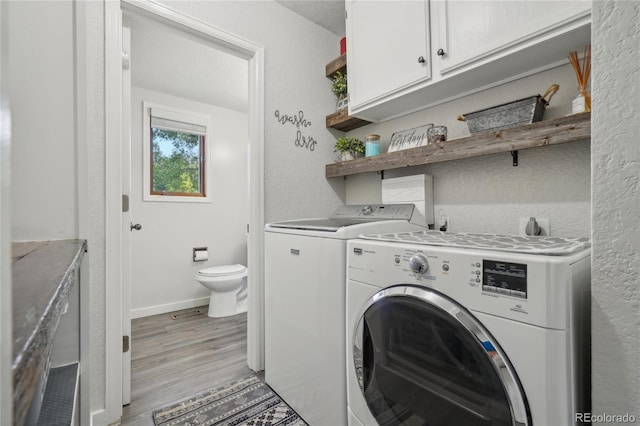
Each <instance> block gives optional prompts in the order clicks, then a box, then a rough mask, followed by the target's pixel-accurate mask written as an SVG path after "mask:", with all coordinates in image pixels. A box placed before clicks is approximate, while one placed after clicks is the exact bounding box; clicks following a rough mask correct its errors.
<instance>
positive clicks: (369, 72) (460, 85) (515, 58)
mask: <svg viewBox="0 0 640 426" xmlns="http://www.w3.org/2000/svg"><path fill="white" fill-rule="evenodd" d="M346 9H347V21H346V23H347V43H348V48H347V67H348V70H349V96H350V104H349V113H350V114H351V115H354V116H357V117H360V118H363V119H367V120H369V121H383V120H387V119H391V118H394V117H397V116H401V115H404V114H407V113H410V112H413V111H416V110H419V109H423V108H427V107H431V106H434V105H438V104H440V103H443V102H447V101H450V100H453V99H456V98H459V97H462V96H466V95H469V94H471V93H474V92H478V91H480V90H484V89H487V88H489V87H493V86H496V85H498V84H502V83H505V82H507V81H511V80H514V79H517V78H521V77H524V76H527V75H531V74H534V73H537V72H540V71H543V70H545V69H549V68H552V67H555V66H558V65H560V64H562V63H568V59H567V57H568V54H569V52H570V51H571V50H577V51H578V52H582V51H584V47H585V45H586V44H588V43H589V42H590V37H591V32H590V23H591V1H590V0H582V1H581V0H574V1H549V0H544V1H530V0H517V1H516V0H514V1H500V0H497V1H485V0H475V1H471V0H470V1H464V0H431V1H429V0H413V1H407V2H404V1H391V0H346ZM425 49H426V53H424V56H423V58H424V63H423V65H424V68H423V70H422V71H423V75H418V71H417V70H416V68H415V65H417V58H418V57H420V56H422V55H423V53H422V52H423V51H424V50H425ZM544 89H545V88H540V90H541V91H543V90H544ZM532 95H534V93H532ZM464 112H468V111H461V113H464Z"/></svg>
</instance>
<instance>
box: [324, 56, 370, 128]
mask: <svg viewBox="0 0 640 426" xmlns="http://www.w3.org/2000/svg"><path fill="white" fill-rule="evenodd" d="M338 72H339V73H341V74H344V75H346V74H347V55H346V54H345V55H340V56H338V57H337V58H336V59H334V60H333V61H331V62H329V63H328V64H327V66H326V67H325V75H326V76H327V78H328V79H330V80H332V81H333V78H334V76H335V75H336V73H338ZM367 124H371V122H370V121H367V120H362V119H360V118H357V117H351V116H350V115H349V111H348V110H347V109H346V108H345V109H342V110H339V111H336V112H334V113H332V114H329V115H327V118H326V122H325V126H326V127H331V128H333V129H336V130H340V131H342V132H348V131H351V130H354V129H357V128H359V127H362V126H366V125H367Z"/></svg>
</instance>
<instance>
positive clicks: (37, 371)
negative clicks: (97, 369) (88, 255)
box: [12, 240, 87, 425]
mask: <svg viewBox="0 0 640 426" xmlns="http://www.w3.org/2000/svg"><path fill="white" fill-rule="evenodd" d="M86 250H87V243H86V241H85V240H60V241H44V242H28V243H13V245H12V251H13V252H14V253H16V255H15V256H14V257H13V263H12V318H13V366H12V369H13V387H14V388H13V403H14V404H13V405H14V412H13V419H14V424H18V425H23V424H24V425H37V424H52V423H51V422H52V421H54V422H55V424H73V423H77V422H78V416H77V409H76V407H77V406H78V404H77V403H78V398H79V397H78V388H79V383H78V377H79V371H80V368H79V367H80V366H79V363H80V306H79V304H80V291H81V288H82V287H84V284H82V285H81V282H80V281H81V280H80V271H81V266H82V269H85V267H86V265H84V264H83V259H84V254H85V252H86ZM83 275H84V274H83ZM49 404H53V405H54V406H55V407H56V409H55V410H49V409H48V405H49ZM58 408H62V409H58ZM47 416H56V417H55V418H51V417H47ZM45 417H47V418H45Z"/></svg>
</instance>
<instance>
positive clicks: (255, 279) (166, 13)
mask: <svg viewBox="0 0 640 426" xmlns="http://www.w3.org/2000/svg"><path fill="white" fill-rule="evenodd" d="M121 6H122V11H123V12H122V11H120V10H118V11H117V16H116V10H115V9H114V8H107V9H108V10H107V16H110V17H111V18H113V21H111V22H114V21H115V24H114V27H113V28H119V29H120V30H119V32H118V31H115V30H114V31H112V32H110V31H109V30H108V31H107V33H108V35H107V51H108V55H107V58H108V59H107V70H111V71H112V72H111V73H109V72H107V100H106V103H107V139H108V140H109V139H110V138H109V134H111V135H114V134H118V133H120V132H121V131H122V129H123V128H124V127H126V125H127V123H126V122H125V117H126V116H127V111H126V109H127V108H131V104H129V105H127V103H126V102H122V95H124V91H123V90H113V89H114V88H119V89H126V87H125V85H124V84H123V80H122V78H123V73H119V74H118V75H116V72H115V70H116V64H117V68H118V69H119V68H120V65H121V64H122V68H123V69H126V68H127V65H129V66H130V67H135V65H136V58H135V57H134V56H130V57H127V56H126V55H124V56H123V55H122V52H121V49H120V48H119V47H121V43H120V41H121V39H120V37H121V36H124V33H125V30H124V29H123V25H122V23H123V19H122V15H121V13H124V15H125V17H129V16H137V17H140V18H142V19H146V20H150V21H154V22H155V24H156V25H164V26H165V30H168V29H170V30H171V32H174V33H175V32H176V31H177V32H181V33H182V35H183V37H184V38H185V39H186V40H188V41H189V42H190V43H192V44H197V43H199V44H200V45H201V46H206V47H208V48H209V49H215V50H217V51H219V52H223V53H225V54H226V55H227V56H231V57H233V58H235V60H236V61H240V62H241V63H242V64H243V66H244V69H245V76H246V77H245V78H244V82H243V84H244V87H245V89H244V90H245V93H246V95H245V98H246V100H245V106H244V108H245V111H244V114H245V118H244V124H242V125H237V126H236V127H235V129H234V130H235V132H232V131H230V130H228V133H230V134H227V135H226V136H224V138H227V139H230V140H237V135H238V132H239V133H241V134H243V137H244V140H245V141H244V143H243V142H240V143H237V144H236V146H231V145H233V144H231V145H230V146H227V148H228V150H227V151H225V149H223V148H222V145H218V148H220V151H219V152H217V153H216V152H215V150H216V146H215V145H214V146H212V149H211V151H212V152H211V154H212V160H211V162H212V163H213V162H215V160H214V159H218V157H224V156H225V155H236V156H237V155H240V156H242V157H243V161H242V162H243V164H244V170H245V172H244V174H245V176H244V181H245V182H246V187H245V188H244V190H243V193H242V194H241V195H240V194H238V190H237V188H236V189H224V188H227V187H228V186H227V187H225V186H224V185H223V184H224V183H225V181H227V180H228V179H225V178H224V170H223V165H224V164H222V163H221V164H219V166H220V169H221V170H220V172H222V173H223V177H222V178H220V181H221V182H220V183H221V184H222V185H221V186H220V187H218V190H219V192H218V193H217V195H218V197H219V199H223V198H224V197H225V196H229V195H230V194H231V195H235V196H236V197H243V198H244V202H245V205H246V206H247V207H246V208H245V209H244V210H245V211H246V216H245V217H244V221H243V223H242V226H241V227H236V228H235V229H236V230H235V232H236V235H234V236H233V240H234V241H236V242H237V241H238V240H239V238H237V236H238V235H237V234H239V235H241V238H240V239H242V240H243V241H244V242H240V243H238V244H235V245H234V244H231V246H232V247H228V248H229V249H228V250H225V249H224V248H220V245H222V244H220V241H224V236H223V237H222V238H221V237H220V235H218V238H215V237H216V236H215V235H214V236H213V238H214V242H212V243H211V244H210V245H208V247H210V256H209V258H210V259H211V260H212V261H214V258H215V256H218V257H217V258H215V262H216V263H217V262H218V261H220V262H223V263H228V262H229V261H233V260H227V259H225V258H224V256H230V258H231V257H233V259H237V258H238V256H244V259H245V260H246V264H247V266H249V267H250V271H251V272H250V273H249V278H248V290H249V306H248V319H247V364H248V366H249V368H250V369H252V370H254V371H259V370H262V369H263V337H262V336H263V316H264V315H263V308H262V305H263V299H264V292H263V289H262V284H261V283H262V281H263V279H262V275H263V263H262V250H263V241H262V240H263V237H262V233H261V232H248V231H249V230H254V229H255V230H261V229H262V228H263V227H264V208H263V193H264V189H263V188H264V179H263V176H264V169H263V163H264V161H263V157H264V156H263V140H264V130H263V127H264V124H263V123H264V100H263V99H264V95H263V56H264V53H263V48H262V47H261V46H259V45H256V44H253V43H252V42H249V41H247V40H244V39H242V38H239V37H236V36H234V35H232V34H229V33H227V32H225V31H223V30H220V29H217V28H215V27H212V26H209V25H207V24H204V23H203V22H201V21H198V20H195V19H193V18H190V17H188V16H185V15H183V14H181V13H178V12H176V11H173V10H172V9H169V8H167V7H165V6H162V5H159V4H156V3H152V2H133V1H129V0H123V1H122V3H121ZM127 19H128V18H127ZM125 22H126V19H125ZM167 32H169V31H167ZM188 66H195V67H196V68H197V67H202V66H203V65H202V64H198V62H197V60H196V63H195V64H188ZM216 77H217V76H216V75H215V73H214V75H212V77H211V78H212V79H215V78H216ZM218 78H219V77H218ZM132 87H133V86H132ZM227 87H228V86H227ZM110 89H111V90H110ZM142 89H143V90H138V89H136V91H139V92H140V91H141V92H144V91H154V90H152V89H148V88H142ZM181 93H182V92H181ZM147 94H148V93H147ZM131 95H132V99H133V97H135V94H134V91H133V90H132V92H131ZM165 95H170V96H173V97H178V98H180V96H176V95H174V94H171V93H165ZM118 100H119V101H121V102H117V101H118ZM165 100H167V99H165ZM194 102H196V103H201V104H206V100H203V99H200V100H195V101H194ZM116 105H119V109H118V108H117V107H116ZM225 109H228V110H230V111H233V112H234V113H240V115H242V112H241V111H237V110H233V109H232V108H225ZM116 112H117V113H116ZM134 113H136V112H135V111H134V108H131V111H130V112H129V114H130V115H129V117H133V114H134ZM138 113H140V114H142V113H143V111H138ZM131 123H134V121H133V120H132V121H131ZM138 124H139V123H138ZM212 127H215V125H214V126H212ZM241 128H242V129H244V130H240V129H241ZM132 130H133V127H132ZM121 135H126V133H125V132H123V133H121ZM234 137H235V139H233V138H234ZM123 139H124V140H123V142H124V143H123V146H120V147H118V148H114V147H109V148H108V149H107V164H108V166H107V200H115V199H119V198H120V194H122V195H129V194H127V192H126V191H127V189H128V187H127V184H128V185H130V186H131V184H132V183H133V177H134V174H133V173H130V171H131V170H133V169H132V168H130V167H129V166H128V165H127V164H125V163H126V161H127V160H128V161H129V162H130V164H133V162H132V160H133V159H134V158H133V153H134V151H133V150H132V151H128V148H127V146H128V145H127V144H128V142H129V141H128V140H126V138H123ZM237 145H244V148H245V152H244V153H241V154H238V153H237V152H230V151H229V150H231V151H233V149H235V148H237ZM128 152H130V153H131V154H130V155H131V156H130V157H128V158H127V153H128ZM109 164H111V165H113V164H117V165H118V166H119V167H114V166H111V167H109ZM116 169H117V170H116ZM213 169H214V170H215V167H213ZM116 171H117V173H116ZM116 174H117V176H116ZM214 176H215V173H212V178H213V177H214ZM127 179H130V180H127ZM132 187H133V186H132ZM220 188H223V189H220ZM138 189H139V190H141V189H140V188H139V187H138ZM210 189H211V190H212V193H211V194H212V196H213V197H212V198H213V200H212V202H211V203H212V204H215V203H216V199H215V198H216V192H215V190H216V187H215V184H212V186H211V187H210ZM225 191H226V193H225ZM123 199H124V197H123ZM129 200H131V201H132V197H129ZM147 204H154V203H153V202H151V203H147ZM177 204H181V203H168V202H161V203H155V205H156V207H154V208H155V209H158V208H159V209H163V207H159V206H160V205H164V209H165V210H170V209H173V210H175V209H176V207H175V206H176V205H177ZM194 204H195V203H194ZM205 204H207V203H200V205H193V207H195V208H196V210H198V208H199V210H203V209H204V207H203V206H204V205H205ZM109 206H110V207H109V208H110V209H112V210H110V211H109V212H108V214H107V235H108V239H109V241H110V242H111V243H112V244H109V243H108V244H107V259H108V260H109V259H111V262H108V265H107V272H108V274H110V275H111V276H112V277H114V276H122V277H123V279H122V284H123V285H122V286H121V287H120V286H107V294H106V298H107V303H108V304H109V301H111V302H112V304H111V306H112V307H113V308H111V309H107V318H106V320H107V324H113V325H110V326H109V327H108V328H107V336H106V338H107V359H108V360H110V361H109V362H108V363H107V371H106V377H107V406H106V413H105V414H106V415H107V417H112V416H114V415H116V414H117V413H118V412H120V413H121V412H122V411H121V410H122V408H121V407H122V403H123V402H125V403H126V402H127V400H126V399H125V398H124V397H125V396H126V395H124V389H125V388H126V386H127V383H126V382H125V380H126V379H127V377H126V375H127V373H126V371H125V370H126V368H128V367H127V360H126V359H125V358H123V356H122V353H121V352H120V350H121V347H119V345H117V344H116V342H119V341H120V339H122V334H124V335H125V336H129V335H130V334H127V332H129V331H130V323H131V322H130V321H131V317H130V314H131V312H132V308H133V312H135V315H140V316H145V315H147V314H148V315H152V314H153V313H155V312H154V311H153V309H161V310H162V309H163V308H162V307H161V306H162V303H161V301H160V303H159V304H157V305H154V307H153V308H152V309H151V310H145V309H146V308H149V307H148V306H147V307H146V308H145V307H144V306H142V307H139V308H140V309H139V311H138V312H136V307H135V306H126V303H127V300H130V301H133V300H134V299H128V297H127V296H128V292H129V291H130V290H129V288H130V287H128V286H129V285H130V281H129V282H127V279H128V278H127V275H128V268H130V267H131V266H134V265H131V263H132V262H131V259H133V257H132V256H133V252H131V250H132V249H133V250H135V249H136V248H135V243H132V239H133V238H135V237H137V236H138V235H136V234H134V233H133V232H137V231H132V229H136V227H131V225H132V221H131V220H130V219H133V216H134V215H136V214H137V212H136V209H135V206H134V205H132V204H130V203H129V207H130V209H123V210H127V211H124V212H123V211H121V210H120V209H121V206H120V204H119V203H118V204H117V205H114V206H111V203H109ZM123 207H124V206H123ZM145 207H149V206H145ZM217 207H218V208H221V209H223V210H224V209H226V210H227V211H230V212H233V213H234V215H235V216H238V215H237V211H234V207H233V206H229V205H228V204H222V205H221V204H218V206H217ZM138 208H142V207H140V206H138ZM140 212H142V210H140ZM116 213H117V215H116ZM194 214H196V213H194ZM229 215H230V213H229ZM152 216H153V215H152ZM178 216H179V217H180V219H181V220H182V221H183V222H184V223H186V222H195V223H197V221H195V220H193V219H192V218H193V216H191V214H190V213H181V214H179V215H178ZM180 219H179V220H178V224H177V226H174V227H175V228H178V229H180V228H181V227H180ZM135 220H136V221H137V220H138V219H135ZM174 222H175V218H174V219H173V220H171V221H169V222H168V223H167V221H165V223H164V229H162V230H161V231H160V232H158V233H159V234H162V233H163V232H164V233H166V232H167V229H170V228H171V227H172V225H176V224H175V223H174ZM149 223H151V222H149ZM201 223H202V224H203V225H204V222H201ZM149 228H151V229H152V230H153V229H154V227H153V226H147V227H146V228H145V226H144V223H141V232H142V231H146V230H147V229H149ZM238 228H240V229H241V231H239V230H238ZM116 229H117V230H118V235H119V236H117V235H116V231H115V230H116ZM225 232H226V230H225ZM201 233H202V234H206V233H207V231H206V230H201ZM165 236H166V234H165ZM167 239H168V240H171V238H167ZM194 244H195V243H194ZM191 245H193V244H189V246H191ZM191 249H192V248H190V250H191ZM241 252H244V254H241ZM154 253H158V252H154ZM119 254H122V256H120V255H119ZM234 256H235V257H234ZM149 257H150V258H151V262H153V263H154V264H155V266H157V265H158V259H155V261H154V260H153V257H154V256H153V255H151V256H149ZM230 258H229V259H230ZM188 263H189V266H187V267H186V268H187V269H188V272H187V275H188V276H189V278H188V279H187V280H183V281H181V283H174V287H178V286H179V285H183V284H184V285H188V286H191V285H192V287H191V290H190V291H191V299H188V300H187V302H186V303H187V304H189V303H190V304H191V305H197V304H198V301H199V300H204V301H205V304H206V299H207V296H206V290H200V288H199V287H198V286H200V284H198V283H197V282H196V280H195V271H196V270H197V269H198V266H200V265H197V266H194V262H193V261H192V260H190V261H189V262H188ZM183 266H184V265H183ZM189 268H192V269H194V270H193V271H191V270H190V269H189ZM192 272H194V273H192ZM187 281H188V282H187ZM170 290H171V291H173V290H176V289H175V288H172V289H170ZM200 291H204V292H205V293H204V295H203V294H201V293H199V292H200ZM155 292H156V293H158V292H159V291H158V290H157V289H156V290H155ZM178 298H179V297H178ZM156 302H157V301H156ZM181 302H185V300H184V299H183V300H178V301H177V302H176V303H177V304H175V305H172V306H170V307H165V309H166V310H167V311H171V310H178V309H180V303H181ZM176 308H177V309H176ZM129 365H130V364H129ZM129 378H130V376H129ZM121 392H122V393H121ZM109 413H111V414H109Z"/></svg>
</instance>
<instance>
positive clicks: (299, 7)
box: [276, 0, 345, 37]
mask: <svg viewBox="0 0 640 426" xmlns="http://www.w3.org/2000/svg"><path fill="white" fill-rule="evenodd" d="M276 2H277V3H280V4H281V5H282V6H284V7H286V8H287V9H290V10H292V11H293V12H295V13H297V14H298V15H300V16H302V17H303V18H307V19H308V20H309V21H311V22H315V23H316V24H318V25H320V26H321V27H323V28H326V29H327V30H329V31H331V32H332V33H334V34H335V35H337V36H338V37H344V35H345V24H344V0H276Z"/></svg>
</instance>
